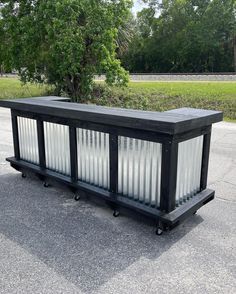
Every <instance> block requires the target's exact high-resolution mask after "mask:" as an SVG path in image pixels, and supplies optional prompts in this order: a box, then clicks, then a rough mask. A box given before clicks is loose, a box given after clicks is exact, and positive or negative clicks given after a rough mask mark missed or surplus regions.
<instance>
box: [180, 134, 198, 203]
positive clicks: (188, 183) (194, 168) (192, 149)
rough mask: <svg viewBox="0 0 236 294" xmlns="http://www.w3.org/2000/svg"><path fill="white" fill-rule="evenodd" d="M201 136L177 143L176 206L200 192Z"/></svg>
mask: <svg viewBox="0 0 236 294" xmlns="http://www.w3.org/2000/svg"><path fill="white" fill-rule="evenodd" d="M202 150H203V136H199V137H196V138H193V139H190V140H188V141H184V142H181V143H179V151H178V169H177V183H176V184H177V186H176V205H181V204H182V203H183V202H185V201H186V200H188V199H190V198H191V197H193V196H194V195H196V194H197V192H199V190H200V177H201V166H202Z"/></svg>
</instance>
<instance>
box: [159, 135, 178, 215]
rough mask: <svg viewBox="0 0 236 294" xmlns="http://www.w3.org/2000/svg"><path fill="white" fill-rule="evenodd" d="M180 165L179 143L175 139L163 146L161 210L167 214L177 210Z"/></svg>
mask: <svg viewBox="0 0 236 294" xmlns="http://www.w3.org/2000/svg"><path fill="white" fill-rule="evenodd" d="M177 164H178V143H176V142H174V141H173V138H172V139H170V140H169V141H167V142H164V143H163V144H162V167H161V203H160V206H161V210H162V211H165V212H166V213H169V212H171V211H172V210H174V209H175V206H176V201H175V193H176V179H177Z"/></svg>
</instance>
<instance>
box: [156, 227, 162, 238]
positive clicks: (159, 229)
mask: <svg viewBox="0 0 236 294" xmlns="http://www.w3.org/2000/svg"><path fill="white" fill-rule="evenodd" d="M162 234H163V229H162V228H161V227H158V228H157V229H156V235H157V236H161V235H162Z"/></svg>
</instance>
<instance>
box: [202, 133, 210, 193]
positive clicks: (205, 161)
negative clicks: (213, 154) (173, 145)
mask: <svg viewBox="0 0 236 294" xmlns="http://www.w3.org/2000/svg"><path fill="white" fill-rule="evenodd" d="M210 145H211V129H210V131H209V133H207V134H205V135H204V138H203V150H202V169H201V182H200V190H201V191H202V190H205V189H206V187H207V174H208V165H209V155H210Z"/></svg>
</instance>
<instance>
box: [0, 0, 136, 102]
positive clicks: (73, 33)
mask: <svg viewBox="0 0 236 294" xmlns="http://www.w3.org/2000/svg"><path fill="white" fill-rule="evenodd" d="M1 3H3V4H4V8H3V10H2V17H3V23H4V34H5V36H6V38H7V40H8V44H7V46H6V48H5V50H6V51H7V52H8V56H10V58H11V64H12V66H13V67H14V68H15V69H17V70H18V71H19V74H20V77H21V79H22V81H24V82H27V81H31V82H39V83H48V84H52V85H55V86H56V89H57V90H58V92H60V91H66V92H67V93H68V94H69V95H70V96H71V97H72V99H73V100H74V101H78V100H79V99H81V98H85V97H87V96H89V95H90V93H91V91H92V88H93V78H94V75H95V74H101V73H105V74H106V81H107V83H108V84H110V85H111V84H126V83H127V81H128V73H127V72H126V71H125V70H124V69H123V68H122V67H121V65H120V61H119V60H118V59H117V58H116V44H117V43H116V39H117V35H118V31H119V28H120V27H121V26H122V25H123V24H124V23H125V21H126V19H127V18H128V16H129V11H130V8H131V5H132V1H131V0H108V1H106V0H61V1H58V0H45V1H40V0H32V1H30V0H22V1H1Z"/></svg>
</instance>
